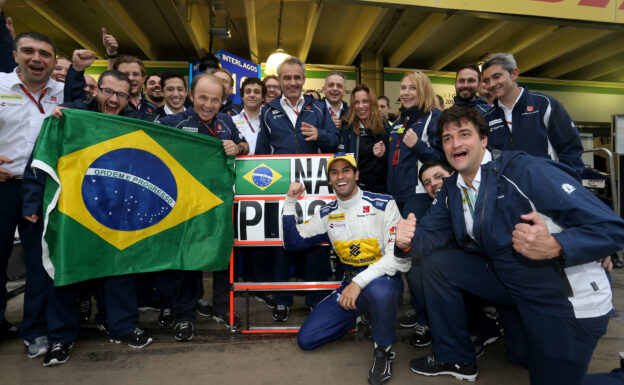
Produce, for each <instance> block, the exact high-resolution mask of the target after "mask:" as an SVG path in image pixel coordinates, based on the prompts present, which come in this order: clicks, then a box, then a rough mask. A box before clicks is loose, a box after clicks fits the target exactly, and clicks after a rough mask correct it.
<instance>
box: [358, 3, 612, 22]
mask: <svg viewBox="0 0 624 385" xmlns="http://www.w3.org/2000/svg"><path fill="white" fill-rule="evenodd" d="M365 1H366V2H369V3H379V4H381V3H384V4H388V3H394V4H405V5H416V6H422V7H431V8H438V9H461V10H466V11H480V12H492V13H506V14H514V15H527V16H540V17H552V18H556V19H573V20H587V21H598V22H605V23H619V24H624V0H462V1H458V0H390V1H388V0H365Z"/></svg>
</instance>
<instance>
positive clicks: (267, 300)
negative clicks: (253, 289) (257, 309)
mask: <svg viewBox="0 0 624 385" xmlns="http://www.w3.org/2000/svg"><path fill="white" fill-rule="evenodd" d="M256 300H258V302H264V306H266V307H268V308H269V309H275V306H277V304H276V303H275V300H274V299H273V296H272V295H271V294H268V293H258V294H257V295H256Z"/></svg>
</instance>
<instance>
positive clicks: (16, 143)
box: [0, 32, 95, 357]
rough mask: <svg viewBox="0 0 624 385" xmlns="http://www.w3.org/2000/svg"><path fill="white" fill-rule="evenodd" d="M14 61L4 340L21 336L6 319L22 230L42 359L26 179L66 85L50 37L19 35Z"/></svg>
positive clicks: (2, 165)
mask: <svg viewBox="0 0 624 385" xmlns="http://www.w3.org/2000/svg"><path fill="white" fill-rule="evenodd" d="M13 56H14V57H15V61H16V63H17V65H18V66H17V68H15V70H14V71H13V72H10V73H2V74H0V95H1V96H0V202H2V203H1V204H0V317H1V318H0V339H3V338H4V337H12V336H15V335H16V329H15V328H14V327H13V326H12V325H11V324H9V323H8V322H7V321H6V320H5V319H4V312H5V310H6V304H7V291H6V269H7V263H8V258H9V256H10V255H11V249H12V246H13V238H14V235H15V229H16V227H17V228H18V230H19V233H20V237H21V238H22V247H23V248H24V253H25V256H26V265H27V278H26V280H27V286H26V294H25V298H24V321H23V322H22V325H21V331H20V334H21V336H22V338H24V343H25V344H26V345H27V346H28V347H29V353H28V354H29V355H30V356H32V357H36V356H38V355H41V354H44V353H45V352H46V351H47V339H45V338H44V337H46V336H45V335H46V334H47V330H46V323H45V317H44V315H43V314H44V313H45V302H46V295H45V291H46V285H45V282H41V281H42V280H41V279H38V277H39V274H46V273H45V271H44V270H43V264H42V262H41V260H40V259H39V260H37V258H36V256H40V250H41V238H40V236H41V233H40V229H38V228H37V227H36V226H38V225H37V224H36V223H35V222H37V221H36V220H33V218H22V178H23V175H24V169H25V168H26V164H27V163H28V158H29V157H30V154H31V153H32V150H33V147H34V145H35V142H36V140H37V136H38V135H39V130H40V129H41V124H42V122H43V119H45V118H46V117H47V116H48V115H50V113H51V112H52V109H53V108H54V107H56V106H57V105H59V104H61V103H63V99H64V95H63V89H64V85H63V83H59V82H57V81H55V80H52V79H50V76H51V74H52V71H53V70H54V66H55V63H56V59H55V57H56V47H55V45H54V43H53V42H52V40H50V39H49V38H48V37H46V36H44V35H41V34H39V33H37V32H25V33H22V34H20V35H18V36H17V37H16V38H15V50H14V51H13ZM94 58H95V56H94V54H93V52H91V51H86V50H77V51H75V52H74V55H73V58H72V62H73V67H74V70H76V71H83V70H84V69H85V68H86V67H87V66H89V65H90V64H91V63H92V62H93V59H94ZM80 91H81V90H80ZM37 250H39V251H37ZM31 259H32V260H31ZM31 346H32V350H31V349H30V347H31Z"/></svg>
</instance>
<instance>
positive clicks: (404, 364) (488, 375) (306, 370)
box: [0, 269, 624, 385]
mask: <svg viewBox="0 0 624 385" xmlns="http://www.w3.org/2000/svg"><path fill="white" fill-rule="evenodd" d="M206 286H207V288H210V286H211V285H208V284H207V285H206ZM613 287H614V292H615V307H616V310H617V317H616V318H614V319H612V320H611V322H610V324H609V330H608V333H607V335H605V336H604V337H603V338H602V339H601V340H600V342H599V344H598V347H597V349H596V351H595V352H594V356H593V359H592V361H591V364H590V367H589V372H592V373H593V372H606V371H610V370H611V369H613V368H614V367H617V366H619V359H618V358H617V352H618V351H624V269H619V270H615V271H614V273H613ZM22 301H23V297H22V295H19V296H16V297H14V298H12V299H10V300H9V306H8V310H7V315H6V316H7V318H8V320H9V321H11V322H14V323H18V322H19V320H20V319H21V315H22V311H21V306H22ZM250 303H251V309H252V312H251V313H252V317H251V319H252V324H253V325H254V326H274V323H273V321H272V320H271V318H270V312H269V310H268V309H266V308H265V307H264V306H263V305H262V304H260V303H257V302H256V301H255V300H254V299H253V298H252V299H251V302H250ZM235 304H236V309H237V312H238V313H239V314H241V315H243V310H244V299H243V298H242V297H237V298H236V300H235ZM405 308H406V306H404V305H403V306H402V309H401V312H403V311H404V310H406V309H405ZM157 316H158V313H157V312H153V311H147V312H142V313H141V321H140V325H139V326H140V327H142V328H144V329H146V330H148V332H149V333H150V334H151V335H152V336H153V337H154V339H155V342H154V343H152V344H151V345H150V346H148V347H146V348H144V349H141V350H134V349H131V348H129V347H128V346H126V345H115V344H111V343H109V342H108V339H107V338H106V337H105V336H104V335H102V334H101V333H100V332H98V331H97V330H96V328H95V326H94V324H93V321H92V320H91V321H90V323H88V324H86V325H85V326H84V327H83V329H82V333H81V336H80V338H79V340H78V341H77V343H76V345H75V346H74V348H73V349H72V351H71V356H70V359H69V361H68V363H67V364H65V365H62V366H58V367H50V368H44V367H43V366H42V365H41V361H42V360H41V358H35V359H29V358H28V357H27V356H26V354H25V349H24V347H23V345H22V341H21V340H18V339H16V340H11V341H4V342H1V343H0V384H3V385H9V384H11V385H12V384H39V383H42V384H48V383H62V384H130V383H132V384H151V385H153V384H192V383H200V382H204V383H209V384H220V385H229V384H233V385H234V384H236V385H239V384H252V385H264V384H266V385H275V384H296V385H307V384H315V385H316V384H323V385H332V384H339V385H345V384H349V385H350V384H366V383H367V382H366V375H367V372H368V370H369V367H370V365H371V363H372V342H369V341H367V340H365V339H364V337H363V333H362V332H361V331H360V332H356V333H353V334H350V335H346V336H344V337H342V338H341V339H339V340H338V341H336V342H333V343H330V344H328V345H326V346H323V347H321V348H319V349H316V350H314V351H310V352H304V351H301V350H299V348H298V347H297V346H296V341H295V336H294V335H283V334H282V335H275V334H264V335H249V334H245V335H243V334H240V333H237V334H231V333H229V331H228V330H227V329H226V328H225V327H223V326H222V325H221V324H217V323H216V322H214V321H213V320H211V319H209V318H204V317H201V316H199V317H198V320H197V322H196V324H195V327H196V330H195V338H194V339H193V341H191V342H188V343H179V342H176V341H174V339H173V332H172V330H171V329H163V328H159V327H158V326H157V325H156V319H157ZM305 316H306V311H305V310H304V307H303V297H302V296H296V304H295V306H294V307H293V308H292V312H291V318H290V320H289V322H288V323H287V324H288V325H290V326H295V325H297V324H300V323H301V322H302V320H303V319H304V318H305ZM399 335H400V339H399V341H397V342H396V343H395V345H394V348H393V350H394V351H395V352H396V354H397V358H396V360H395V362H394V376H393V379H392V381H391V382H390V383H391V384H395V385H400V384H415V383H418V384H441V385H442V384H460V383H461V382H459V380H455V379H454V378H452V377H448V376H442V377H434V378H427V377H422V376H418V375H416V374H414V373H412V372H411V371H410V370H409V366H408V365H409V361H410V360H411V359H412V358H415V357H419V356H422V355H425V354H428V353H429V352H430V351H431V349H430V348H425V349H418V348H413V347H410V346H408V345H407V343H406V342H405V340H404V339H405V338H406V337H407V336H408V335H409V331H408V330H399ZM504 356H505V352H504V343H503V342H502V341H499V342H497V343H495V344H494V345H492V346H489V347H488V348H487V349H486V352H485V354H484V355H483V356H482V357H481V358H479V360H478V366H479V377H478V379H477V383H480V384H506V385H516V384H528V383H529V380H528V372H527V371H526V370H524V369H522V368H519V367H517V366H514V365H511V364H509V363H508V362H507V361H506V360H505V358H504Z"/></svg>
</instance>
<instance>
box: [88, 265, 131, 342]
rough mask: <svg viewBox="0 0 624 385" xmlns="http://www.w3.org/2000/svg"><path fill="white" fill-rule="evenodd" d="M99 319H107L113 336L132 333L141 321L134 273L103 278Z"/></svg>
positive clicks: (99, 302) (100, 289)
mask: <svg viewBox="0 0 624 385" xmlns="http://www.w3.org/2000/svg"><path fill="white" fill-rule="evenodd" d="M97 301H98V314H97V315H96V317H97V319H98V321H100V322H102V321H104V320H106V321H107V322H108V330H109V332H110V335H111V337H114V338H121V337H125V336H127V335H128V334H130V333H132V332H133V331H134V329H135V328H136V323H137V322H138V321H139V309H138V307H137V298H136V290H135V285H134V276H133V275H114V276H110V277H105V278H101V283H100V287H99V289H98V296H97Z"/></svg>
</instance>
